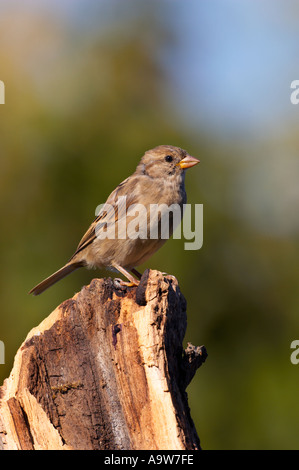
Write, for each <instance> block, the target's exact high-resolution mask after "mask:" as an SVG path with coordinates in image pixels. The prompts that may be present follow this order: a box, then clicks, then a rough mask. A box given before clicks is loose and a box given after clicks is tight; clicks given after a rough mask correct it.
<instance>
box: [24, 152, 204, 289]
mask: <svg viewBox="0 0 299 470" xmlns="http://www.w3.org/2000/svg"><path fill="white" fill-rule="evenodd" d="M198 163H199V160H198V159H196V158H194V157H192V156H191V155H189V154H188V153H187V152H186V150H183V149H181V148H179V147H173V146H171V145H159V146H158V147H155V148H154V149H152V150H148V151H147V152H145V154H144V156H143V157H142V158H141V161H140V163H139V164H138V166H137V168H136V171H135V173H133V174H132V175H131V176H129V177H128V178H127V179H125V180H124V181H123V182H122V183H120V184H119V185H118V186H117V187H116V188H115V190H114V191H113V192H112V193H111V194H110V196H109V197H108V199H107V201H106V203H105V204H104V205H103V207H102V208H101V210H100V212H99V214H98V215H97V217H96V218H95V220H94V221H93V222H92V224H91V225H90V227H89V229H88V230H87V232H86V233H85V235H84V236H83V238H82V239H81V241H80V243H79V245H78V247H77V249H76V251H75V253H74V254H73V256H72V257H71V258H70V260H69V261H68V262H67V263H66V264H65V265H64V266H63V267H62V268H61V269H59V270H58V271H56V272H55V273H54V274H52V275H51V276H49V277H48V278H47V279H45V280H44V281H42V282H41V283H39V284H38V285H37V286H35V287H33V289H31V291H30V292H29V294H33V295H39V294H41V293H42V292H44V291H45V290H46V289H48V287H50V286H52V285H53V284H55V283H56V282H57V281H60V279H62V278H64V277H65V276H67V275H68V274H70V273H71V272H72V271H75V270H76V269H78V268H81V267H87V268H99V269H102V268H106V269H109V270H112V271H117V272H119V273H121V274H123V276H125V277H126V278H127V279H128V281H129V282H125V281H122V285H127V286H133V285H138V284H139V280H140V279H141V274H140V273H139V272H138V271H137V270H136V267H138V266H139V265H141V264H143V263H144V262H145V261H146V260H147V259H148V258H149V257H150V256H152V255H153V254H154V253H155V252H156V251H157V250H158V249H159V248H160V247H161V246H162V245H163V244H164V243H165V242H166V240H167V239H168V238H169V237H170V236H171V235H172V233H173V230H174V223H173V214H172V213H168V215H169V236H168V237H167V236H166V237H164V236H162V235H163V234H162V229H161V225H162V224H161V221H162V217H163V211H164V212H165V214H166V213H167V208H168V207H170V206H172V205H175V207H178V208H179V210H180V213H179V219H180V220H181V218H182V216H183V206H184V204H186V202H187V195H186V190H185V170H186V169H187V168H191V167H193V166H195V165H197V164H198ZM153 205H154V206H153ZM157 205H159V207H162V209H161V211H160V212H156V215H157V218H156V219H154V223H152V219H151V218H150V209H151V208H152V207H157ZM136 208H137V209H140V208H141V209H142V210H143V212H142V211H141V212H142V215H141V217H139V219H138V223H139V227H138V228H139V232H138V231H137V232H136V230H135V229H136V227H135V226H136V223H135V221H136V210H135V209H136ZM134 211H135V212H134ZM139 212H140V210H139ZM130 224H131V226H132V224H133V226H134V227H135V229H133V231H132V228H131V230H130V236H128V234H127V233H126V232H127V231H128V229H129V228H130ZM153 224H156V225H153ZM137 225H138V224H137ZM153 232H154V233H155V234H156V236H151V235H152V233H153ZM136 233H137V235H136ZM109 234H110V236H108V235H109ZM129 271H130V272H131V273H132V274H131V273H130V272H129ZM134 276H136V277H137V278H138V279H136V277H134Z"/></svg>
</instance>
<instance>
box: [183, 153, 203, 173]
mask: <svg viewBox="0 0 299 470" xmlns="http://www.w3.org/2000/svg"><path fill="white" fill-rule="evenodd" d="M197 163H200V160H197V158H194V157H191V155H187V157H185V158H183V160H181V161H180V162H179V163H178V166H179V167H180V168H182V170H184V169H186V168H191V167H192V166H195V165H197Z"/></svg>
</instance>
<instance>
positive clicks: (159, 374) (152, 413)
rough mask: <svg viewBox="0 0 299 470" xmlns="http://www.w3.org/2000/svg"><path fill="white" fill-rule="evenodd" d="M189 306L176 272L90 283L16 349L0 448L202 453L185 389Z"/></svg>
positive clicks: (197, 358)
mask: <svg viewBox="0 0 299 470" xmlns="http://www.w3.org/2000/svg"><path fill="white" fill-rule="evenodd" d="M185 330H186V302H185V299H184V297H183V295H182V294H181V292H180V289H179V287H178V283H177V281H176V279H175V278H173V277H171V276H166V277H165V276H164V275H163V274H162V273H160V272H158V271H149V270H147V271H146V272H145V273H144V275H143V277H142V279H141V282H140V285H139V286H138V287H137V288H136V287H125V288H124V287H120V286H119V285H117V282H113V280H112V279H94V280H93V281H92V282H91V284H90V285H89V286H86V287H83V289H82V290H81V292H79V293H78V294H76V295H75V296H74V297H73V298H72V299H69V300H67V301H65V302H63V303H62V304H61V305H60V306H59V307H58V308H57V309H56V310H54V312H52V314H51V315H50V316H49V317H47V318H46V319H45V320H44V321H43V322H42V323H41V324H40V325H39V326H38V327H37V328H34V329H33V330H32V331H31V332H30V333H29V334H28V336H27V338H26V339H25V341H24V343H23V344H22V346H21V347H20V349H19V350H18V352H17V354H16V357H15V362H14V366H13V369H12V372H11V374H10V377H9V378H8V379H6V380H5V382H4V385H3V386H2V387H1V389H0V449H1V448H2V449H113V450H114V449H130V450H138V449H151V450H155V449H158V450H161V449H174V450H179V449H199V448H200V444H199V438H198V436H197V433H196V430H195V427H194V424H193V421H192V419H191V416H190V411H189V407H188V402H187V394H186V392H185V387H186V386H187V385H188V383H189V382H190V380H191V379H192V377H193V375H194V373H195V371H196V369H197V368H198V367H199V366H200V365H201V364H202V362H204V360H205V358H206V356H207V354H206V351H205V348H204V347H202V348H195V347H193V346H192V345H190V344H189V345H188V348H187V349H186V351H183V348H182V341H183V338H184V335H185Z"/></svg>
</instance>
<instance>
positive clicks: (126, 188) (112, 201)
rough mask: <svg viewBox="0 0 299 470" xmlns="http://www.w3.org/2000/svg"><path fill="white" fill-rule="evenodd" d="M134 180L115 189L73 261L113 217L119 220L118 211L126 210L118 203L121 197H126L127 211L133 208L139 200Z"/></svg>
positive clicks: (84, 237) (81, 241)
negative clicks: (130, 207)
mask: <svg viewBox="0 0 299 470" xmlns="http://www.w3.org/2000/svg"><path fill="white" fill-rule="evenodd" d="M130 178H131V181H128V180H130ZM134 180H135V178H132V177H129V178H127V179H126V180H124V181H123V182H122V183H120V184H119V185H118V186H117V187H116V188H115V190H114V191H113V192H112V193H111V194H110V196H109V197H108V199H107V201H106V203H105V205H104V206H103V208H102V209H101V211H100V213H99V215H98V216H97V217H96V218H95V219H94V221H93V222H92V224H91V225H90V227H89V228H88V230H87V231H86V233H85V234H84V235H83V237H82V239H81V240H80V242H79V245H78V247H77V249H76V251H75V253H74V254H73V256H72V257H71V259H72V258H74V256H75V255H76V254H78V253H79V252H80V251H82V250H84V249H85V248H86V247H87V246H88V245H90V244H91V243H92V242H93V241H94V240H95V239H96V238H97V231H98V230H99V229H100V228H101V226H105V225H106V224H108V223H109V221H110V220H111V217H113V218H114V217H116V220H118V209H120V210H122V209H123V208H124V204H123V203H121V204H118V205H117V201H118V198H119V197H121V196H126V209H128V207H129V206H131V205H132V204H136V202H137V200H136V197H135V195H134V191H133V189H134V186H135V185H132V183H133V182H135V183H136V180H135V181H134ZM132 186H133V187H132ZM135 194H136V192H135ZM108 204H109V206H108ZM106 205H107V206H106ZM105 206H106V210H105ZM99 222H101V224H100V225H98V224H99Z"/></svg>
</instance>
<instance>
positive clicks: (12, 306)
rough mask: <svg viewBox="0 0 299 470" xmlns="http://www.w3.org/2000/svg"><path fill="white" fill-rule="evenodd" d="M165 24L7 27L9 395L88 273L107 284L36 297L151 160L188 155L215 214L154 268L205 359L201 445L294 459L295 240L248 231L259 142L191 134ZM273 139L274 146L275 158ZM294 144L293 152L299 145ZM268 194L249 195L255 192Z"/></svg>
mask: <svg viewBox="0 0 299 470" xmlns="http://www.w3.org/2000/svg"><path fill="white" fill-rule="evenodd" d="M151 13H152V16H151ZM154 22H155V15H154V7H153V11H151V10H150V9H149V11H148V12H147V15H145V17H144V18H143V20H142V21H137V20H134V21H133V20H132V21H130V20H129V19H126V20H124V21H123V23H122V25H121V27H119V25H117V26H113V25H111V26H110V27H108V26H107V27H105V28H102V29H101V30H99V32H98V34H97V33H95V32H94V31H93V33H92V34H90V36H88V34H87V33H86V31H84V33H83V32H82V31H81V30H80V29H79V28H78V29H76V28H71V27H70V26H69V25H67V24H65V23H64V22H63V21H62V20H61V21H59V20H58V19H57V18H54V17H51V16H50V15H47V16H46V15H43V14H42V13H41V12H39V14H36V15H35V14H30V13H28V14H26V15H25V16H24V12H20V13H19V14H18V11H17V10H14V11H13V12H10V13H7V18H5V17H4V18H3V17H2V19H1V25H2V27H1V32H0V39H1V43H2V45H3V48H2V50H1V53H0V63H1V74H2V75H1V77H0V79H1V80H3V81H4V82H5V85H6V104H5V105H4V106H1V107H0V115H1V127H0V146H1V160H0V179H1V185H0V196H1V197H0V204H1V220H2V230H1V232H0V242H1V244H0V246H1V268H0V281H1V318H0V340H3V341H4V343H5V348H6V349H5V352H6V364H5V365H0V378H1V382H2V381H3V379H4V378H5V377H7V376H8V374H9V372H10V369H11V367H12V364H13V358H14V354H15V352H16V350H17V349H18V347H19V346H20V343H21V342H22V341H23V340H24V338H25V336H26V334H27V333H28V332H29V331H30V329H31V328H32V327H33V326H36V325H37V324H38V323H39V322H40V321H41V320H42V319H43V318H44V317H46V316H47V315H48V314H49V313H50V312H51V311H52V310H53V309H54V308H55V307H56V306H57V305H59V303H60V302H61V301H63V300H65V299H66V298H69V297H71V296H72V295H73V294H74V293H75V292H76V291H78V290H79V289H80V288H81V286H82V285H84V284H86V283H89V282H90V280H91V279H92V277H93V276H97V277H102V276H107V275H109V274H108V273H107V272H104V271H103V272H90V271H87V270H80V271H78V272H76V273H74V274H72V275H71V276H69V277H68V278H66V279H65V280H63V281H62V282H60V283H58V284H57V285H55V286H54V287H52V288H51V289H49V290H48V291H47V292H45V293H44V294H43V295H42V296H40V297H37V298H34V297H30V296H28V295H27V292H28V291H29V290H30V288H32V286H33V285H35V284H36V283H37V282H39V281H40V280H42V279H43V278H44V277H46V276H48V275H49V274H51V273H52V272H54V271H55V270H56V269H58V268H59V267H61V266H62V265H63V264H64V262H65V261H66V260H68V258H69V257H70V256H71V254H72V253H73V250H74V249H75V248H76V245H77V243H78V241H79V239H80V238H81V236H82V235H83V233H84V231H85V230H86V228H87V227H88V225H89V223H90V222H91V221H92V220H93V218H94V211H95V209H96V206H97V205H98V204H100V203H103V202H104V201H105V199H106V197H107V196H108V194H109V193H110V192H111V191H112V189H113V188H114V187H115V186H116V185H117V184H118V183H119V182H120V181H122V180H123V179H125V178H126V177H127V176H128V175H129V174H131V173H132V172H133V171H134V169H135V167H136V165H137V163H138V161H139V159H140V157H141V156H142V154H143V153H144V151H145V150H147V149H149V148H151V147H154V146H156V145H159V144H172V145H178V146H181V147H183V148H186V149H187V150H188V151H189V152H190V153H191V154H193V155H194V156H196V157H199V158H200V160H201V164H200V166H198V167H196V168H195V169H194V170H192V171H190V173H188V174H187V178H186V186H187V192H188V199H189V202H191V203H203V204H204V245H203V248H202V249H201V250H199V251H198V252H192V251H184V246H183V243H184V241H183V240H171V241H169V242H168V243H167V244H166V245H165V246H164V247H163V248H162V249H161V250H160V251H159V253H158V254H156V255H154V256H153V257H152V259H151V260H150V261H149V262H148V263H147V265H146V266H143V268H145V267H151V268H156V269H160V270H161V271H167V272H169V273H172V274H174V275H175V276H176V277H177V278H178V280H179V282H180V286H181V290H182V292H183V294H184V295H185V297H186V299H187V303H188V330H187V334H186V338H185V340H186V342H187V341H191V342H192V343H194V344H205V345H206V347H207V350H208V353H209V357H208V359H207V362H206V364H205V365H204V366H203V367H202V368H201V369H200V370H199V371H198V373H197V375H196V377H195V379H194V380H193V382H192V383H191V385H190V386H189V388H188V393H189V401H190V406H191V414H192V416H193V419H194V421H195V424H196V427H197V430H198V433H199V436H200V437H201V441H202V446H203V448H206V449H207V448H208V449H213V448H218V449H226V448H232V449H239V448H241V449H242V448H259V449H260V448H271V449H275V448H299V445H298V434H299V419H298V418H299V416H298V415H299V410H298V404H297V393H298V390H299V374H298V370H297V369H296V366H294V365H292V364H291V363H290V360H289V356H290V352H291V351H290V343H291V341H292V340H293V339H296V334H297V330H296V327H297V312H298V304H299V299H298V295H299V294H298V292H299V291H298V287H297V284H298V258H299V254H298V239H296V237H295V236H289V235H288V234H286V235H285V236H279V237H277V236H272V235H271V233H265V232H263V231H262V230H260V229H259V227H258V226H255V225H254V224H251V225H250V224H248V223H247V221H246V207H244V209H243V212H242V217H240V216H239V215H238V213H237V211H236V210H235V208H236V207H239V204H240V201H242V197H243V196H242V194H241V193H242V192H243V188H242V185H241V186H237V187H238V188H239V190H238V191H237V190H235V188H236V185H235V183H236V181H239V177H240V178H241V175H243V174H244V172H245V173H246V171H247V166H248V160H247V158H241V157H240V155H242V154H243V155H250V154H251V153H252V154H254V152H256V151H257V152H259V151H260V150H261V149H260V148H259V147H258V145H259V144H258V143H254V142H248V141H244V142H243V141H240V140H239V141H238V140H236V141H230V140H226V141H222V140H221V139H220V138H218V139H217V135H212V134H210V135H208V134H204V133H202V132H200V130H199V129H197V130H195V131H194V129H190V130H188V126H186V125H185V126H182V125H181V123H180V119H179V116H180V112H179V109H177V108H176V107H175V105H174V101H175V96H174V95H175V90H170V89H169V88H168V83H167V77H166V76H165V73H164V71H163V68H162V67H161V63H160V62H159V60H158V57H159V50H160V46H161V45H162V44H163V43H167V42H169V41H170V42H171V41H173V40H174V38H173V37H172V36H171V33H170V32H168V31H166V30H165V29H163V28H161V26H159V24H155V23H154ZM12 24H13V25H14V28H13V31H14V32H15V31H17V34H15V33H14V34H13V33H12ZM153 31H154V33H153ZM8 46H9V47H8ZM172 93H173V95H172ZM268 139H269V141H267V139H265V142H264V144H263V145H264V146H265V148H269V147H271V146H273V145H274V146H275V145H276V144H275V139H276V137H275V136H274V135H271V136H269V137H268ZM285 139H286V140H287V142H288V145H289V147H290V148H291V149H295V148H296V145H297V144H298V141H297V140H298V139H297V138H294V135H293V134H292V135H291V136H290V139H289V140H288V138H286V137H285ZM240 181H241V180H240ZM259 184H260V183H258V182H257V181H255V180H254V179H253V180H252V181H251V182H250V184H249V187H251V190H252V193H254V192H255V191H257V190H258V185H259ZM274 195H275V192H274ZM277 196H279V195H277ZM274 203H275V201H273V204H274ZM266 215H267V214H265V216H266ZM297 367H299V366H297Z"/></svg>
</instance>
